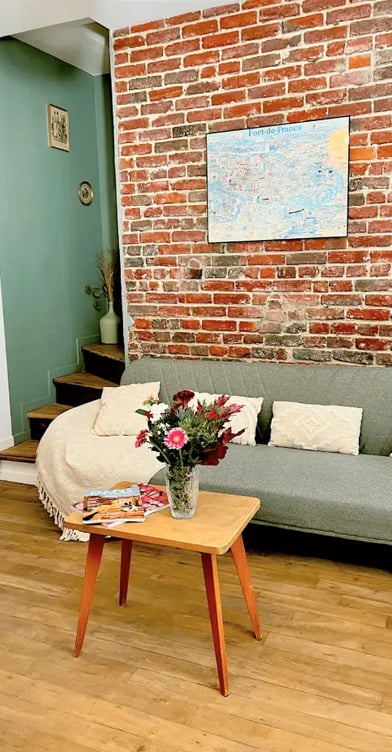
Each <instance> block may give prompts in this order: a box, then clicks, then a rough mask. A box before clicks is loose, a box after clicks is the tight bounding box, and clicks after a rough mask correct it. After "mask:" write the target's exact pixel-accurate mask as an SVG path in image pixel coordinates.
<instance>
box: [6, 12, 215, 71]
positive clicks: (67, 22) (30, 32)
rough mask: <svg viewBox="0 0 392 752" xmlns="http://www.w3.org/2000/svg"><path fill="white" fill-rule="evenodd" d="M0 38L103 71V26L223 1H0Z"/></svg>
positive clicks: (131, 23)
mask: <svg viewBox="0 0 392 752" xmlns="http://www.w3.org/2000/svg"><path fill="white" fill-rule="evenodd" d="M0 2H1V10H0V37H2V36H8V35H11V36H15V37H16V38H17V39H19V40H21V41H22V42H25V43H26V44H30V45H32V46H33V47H37V48H38V49H40V50H43V51H44V52H47V53H48V54H50V55H54V56H55V57H58V58H60V60H64V61H65V62H67V63H70V64H71V65H75V66H76V67H77V68H81V69H82V70H85V71H87V73H90V74H91V75H100V74H102V73H106V72H108V70H109V53H108V29H119V28H122V27H124V26H134V25H136V24H140V23H144V22H146V21H154V20H156V19H160V18H168V17H170V16H176V15H180V14H183V13H187V12H190V11H195V10H202V9H204V8H211V7H216V6H219V5H227V2H228V0H0Z"/></svg>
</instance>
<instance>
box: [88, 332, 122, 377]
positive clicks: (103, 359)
mask: <svg viewBox="0 0 392 752" xmlns="http://www.w3.org/2000/svg"><path fill="white" fill-rule="evenodd" d="M82 353H83V359H84V367H85V370H86V371H88V372H89V373H94V374H96V376H100V377H101V378H103V379H108V380H109V381H114V382H116V384H119V383H120V379H121V376H122V373H123V371H124V368H125V355H124V348H123V346H122V345H103V344H102V343H100V342H95V343H93V344H91V345H82Z"/></svg>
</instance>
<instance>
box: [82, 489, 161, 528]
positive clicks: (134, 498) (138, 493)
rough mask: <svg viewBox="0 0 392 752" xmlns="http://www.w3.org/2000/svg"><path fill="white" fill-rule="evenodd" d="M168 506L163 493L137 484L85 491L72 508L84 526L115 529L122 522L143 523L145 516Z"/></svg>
mask: <svg viewBox="0 0 392 752" xmlns="http://www.w3.org/2000/svg"><path fill="white" fill-rule="evenodd" d="M168 506H169V501H168V498H167V493H166V491H164V490H161V489H159V488H155V486H150V485H147V484H145V483H140V484H139V485H132V486H127V487H126V488H113V489H103V488H98V489H94V490H92V491H86V493H85V494H84V496H83V499H82V501H78V502H77V503H76V504H74V505H73V508H74V509H75V510H76V511H78V512H81V513H82V522H83V523H84V524H85V525H104V526H105V527H115V526H116V525H123V524H124V522H144V520H145V519H146V517H148V515H150V514H153V513H154V512H159V511H160V510H161V509H167V508H168Z"/></svg>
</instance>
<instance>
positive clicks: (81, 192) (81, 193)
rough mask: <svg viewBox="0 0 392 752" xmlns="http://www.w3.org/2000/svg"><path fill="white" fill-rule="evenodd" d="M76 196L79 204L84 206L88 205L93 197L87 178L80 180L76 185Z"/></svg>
mask: <svg viewBox="0 0 392 752" xmlns="http://www.w3.org/2000/svg"><path fill="white" fill-rule="evenodd" d="M78 198H79V201H80V203H81V204H83V205H84V206H90V204H91V203H92V200H93V198H94V191H93V188H92V185H91V184H90V183H88V182H87V180H82V182H81V183H80V184H79V186H78Z"/></svg>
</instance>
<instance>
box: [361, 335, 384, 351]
mask: <svg viewBox="0 0 392 752" xmlns="http://www.w3.org/2000/svg"><path fill="white" fill-rule="evenodd" d="M390 346H391V340H390V339H380V338H377V337H375V338H374V339H370V338H369V337H366V338H365V339H360V338H358V339H356V340H355V347H356V348H357V350H366V351H368V350H389V348H390Z"/></svg>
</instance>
